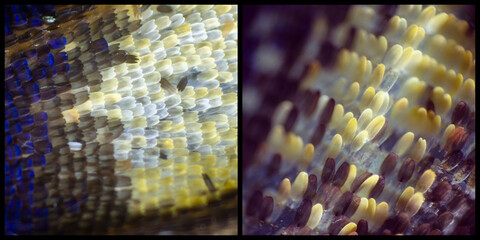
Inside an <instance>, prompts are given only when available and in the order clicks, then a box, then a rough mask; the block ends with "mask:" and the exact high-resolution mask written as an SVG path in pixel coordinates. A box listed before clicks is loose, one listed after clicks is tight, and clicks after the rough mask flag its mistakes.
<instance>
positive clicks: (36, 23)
mask: <svg viewBox="0 0 480 240" xmlns="http://www.w3.org/2000/svg"><path fill="white" fill-rule="evenodd" d="M42 25H43V21H42V19H39V18H33V19H30V27H40V26H42Z"/></svg>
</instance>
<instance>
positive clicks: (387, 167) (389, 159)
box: [380, 152, 398, 176]
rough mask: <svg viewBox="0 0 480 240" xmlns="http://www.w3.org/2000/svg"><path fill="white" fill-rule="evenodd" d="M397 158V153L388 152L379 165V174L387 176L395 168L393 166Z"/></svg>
mask: <svg viewBox="0 0 480 240" xmlns="http://www.w3.org/2000/svg"><path fill="white" fill-rule="evenodd" d="M397 159H398V155H397V154H395V153H394V152H391V153H389V154H388V155H387V156H386V157H385V159H384V160H383V163H382V165H381V166H380V175H383V176H388V175H389V174H390V173H391V172H392V171H393V170H394V169H395V166H396V165H397Z"/></svg>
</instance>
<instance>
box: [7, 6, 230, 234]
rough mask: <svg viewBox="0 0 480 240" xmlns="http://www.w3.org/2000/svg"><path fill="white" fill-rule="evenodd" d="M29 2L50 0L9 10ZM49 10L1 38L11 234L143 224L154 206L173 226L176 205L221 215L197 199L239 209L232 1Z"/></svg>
mask: <svg viewBox="0 0 480 240" xmlns="http://www.w3.org/2000/svg"><path fill="white" fill-rule="evenodd" d="M29 9H43V8H39V7H35V6H33V7H32V6H21V7H15V6H9V7H7V8H6V12H8V13H10V12H15V13H14V14H13V17H12V16H10V17H12V18H13V19H16V20H18V16H17V15H18V14H17V13H16V11H19V10H22V11H27V10H29ZM46 9H50V8H46ZM52 9H53V10H54V12H48V13H44V15H45V14H49V16H50V18H48V21H47V22H45V23H44V24H43V25H39V26H37V25H35V26H30V27H31V28H32V30H29V29H23V25H22V26H20V25H21V24H20V23H17V22H18V21H20V20H21V21H23V18H26V17H21V19H20V20H18V21H16V22H15V23H14V27H13V28H12V29H13V31H12V33H10V32H8V31H7V33H8V36H7V34H6V38H7V37H9V39H10V38H12V39H13V38H14V37H11V35H12V34H15V35H16V36H19V35H20V34H24V32H25V31H30V33H28V34H30V35H28V36H27V35H25V38H28V37H29V38H30V39H26V40H25V41H29V43H30V44H29V45H28V46H27V45H22V43H21V42H20V37H18V38H19V39H17V40H15V41H14V42H13V43H11V44H7V45H6V64H8V66H7V65H6V69H5V79H6V80H5V81H6V84H5V96H6V97H5V106H6V112H5V114H6V120H5V130H6V134H5V136H6V137H5V139H6V144H5V148H6V153H5V157H6V161H5V167H6V177H7V182H6V185H5V192H6V202H7V203H8V204H7V205H6V223H5V229H6V231H7V233H8V234H31V233H51V234H54V233H55V234H58V233H60V234H71V233H74V234H91V233H107V232H110V233H123V232H128V231H133V232H135V231H136V230H138V229H142V228H140V227H145V226H141V225H140V226H139V224H140V223H141V222H139V221H138V220H139V219H143V218H146V217H149V218H150V217H155V218H156V219H158V220H159V221H160V222H162V223H169V224H165V225H164V227H160V228H159V227H158V225H155V226H153V227H151V228H150V230H149V231H152V229H153V231H156V233H160V232H161V231H170V232H171V233H179V232H181V231H185V229H186V227H187V226H186V225H185V224H178V223H177V224H173V225H172V222H175V221H176V220H175V219H176V218H179V219H180V218H181V219H191V220H192V221H197V220H195V219H197V218H199V217H198V216H200V215H201V214H208V215H210V216H216V215H217V213H214V211H213V210H212V211H207V212H203V213H196V212H195V211H197V212H198V211H201V209H206V210H209V209H210V208H212V209H216V211H219V213H218V214H221V216H223V217H225V216H236V208H235V207H234V205H232V204H230V203H229V202H232V201H233V197H235V196H236V191H237V127H238V125H237V58H238V57H237V55H238V53H237V6H231V5H208V6H207V5H143V6H139V5H134V6H131V5H130V6H127V5H125V6H116V5H112V6H101V5H98V6H97V5H94V6H55V7H53V8H52ZM32 11H33V10H32ZM20 15H21V14H20ZM37 15H38V14H37ZM37 15H35V16H37ZM22 16H23V15H22ZM26 16H29V17H30V15H28V14H27V15H26ZM31 18H32V19H34V18H33V15H32V16H31ZM44 19H45V18H44ZM29 21H30V20H29ZM31 21H34V20H31ZM9 23H11V22H9ZM15 24H16V25H15ZM7 27H8V29H7ZM6 29H7V30H9V29H10V25H8V26H7V25H6ZM35 31H39V32H40V33H42V34H41V35H42V36H40V37H38V38H37V37H36V36H35V35H33V36H32V34H33V33H35ZM25 34H26V33H25ZM21 36H23V35H21ZM22 40H23V38H22ZM12 41H13V40H12ZM6 42H9V41H6ZM9 43H10V42H9ZM32 43H33V44H32ZM7 193H8V194H7ZM235 201H236V200H235ZM214 202H220V203H223V204H220V206H217V207H216V208H214V207H215V206H214V205H212V203H214ZM235 206H236V205H235ZM195 209H197V210H195ZM32 214H33V215H32ZM219 216H220V215H219ZM222 219H223V218H222ZM225 220H228V221H225ZM225 220H222V221H223V223H222V224H227V223H229V222H230V221H231V218H226V219H225ZM212 226H215V225H213V224H212ZM189 229H190V231H192V232H193V233H195V230H194V229H195V228H193V229H192V228H191V227H190V228H189ZM201 231H205V229H201ZM208 231H210V233H211V232H214V231H217V229H214V227H212V228H208ZM145 232H147V231H145ZM145 232H144V233H145Z"/></svg>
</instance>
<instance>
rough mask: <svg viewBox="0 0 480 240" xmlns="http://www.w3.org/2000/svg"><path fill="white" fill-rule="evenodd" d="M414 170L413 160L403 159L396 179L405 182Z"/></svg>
mask: <svg viewBox="0 0 480 240" xmlns="http://www.w3.org/2000/svg"><path fill="white" fill-rule="evenodd" d="M414 170H415V161H414V160H413V159H411V158H406V159H405V160H404V161H403V164H402V166H401V167H400V169H399V170H398V175H397V176H398V181H399V182H402V183H403V182H407V181H408V180H410V178H411V177H412V175H413V171H414Z"/></svg>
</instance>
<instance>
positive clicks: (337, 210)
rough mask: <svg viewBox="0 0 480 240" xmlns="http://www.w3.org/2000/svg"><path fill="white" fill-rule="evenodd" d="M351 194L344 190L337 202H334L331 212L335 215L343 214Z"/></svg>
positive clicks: (350, 199) (351, 196)
mask: <svg viewBox="0 0 480 240" xmlns="http://www.w3.org/2000/svg"><path fill="white" fill-rule="evenodd" d="M352 198H353V194H352V192H350V191H345V192H344V193H343V195H342V196H341V197H340V199H339V200H338V202H337V203H335V207H334V208H333V214H334V215H335V216H339V215H343V214H345V211H346V210H347V208H348V206H349V205H350V202H351V201H352Z"/></svg>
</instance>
